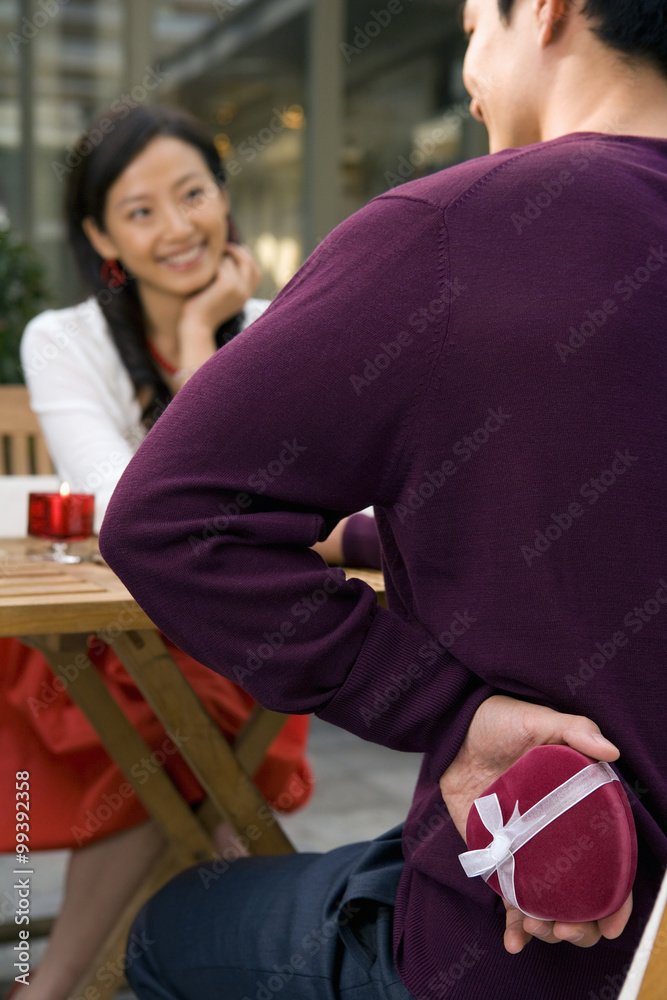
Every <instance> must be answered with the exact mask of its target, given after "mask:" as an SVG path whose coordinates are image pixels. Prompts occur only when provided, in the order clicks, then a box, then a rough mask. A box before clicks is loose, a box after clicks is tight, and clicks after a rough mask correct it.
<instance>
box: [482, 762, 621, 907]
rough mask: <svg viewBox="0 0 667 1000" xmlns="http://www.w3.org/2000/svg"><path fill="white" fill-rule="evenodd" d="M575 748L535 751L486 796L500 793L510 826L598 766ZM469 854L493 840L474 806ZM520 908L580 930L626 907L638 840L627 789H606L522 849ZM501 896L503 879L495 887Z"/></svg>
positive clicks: (518, 859) (517, 876) (614, 784)
mask: <svg viewBox="0 0 667 1000" xmlns="http://www.w3.org/2000/svg"><path fill="white" fill-rule="evenodd" d="M593 763H595V761H593V760H592V759H591V758H590V757H585V756H584V755H583V754H581V753H579V752H578V751H576V750H572V748H571V747H566V746H560V745H559V746H544V747H535V749H533V750H529V751H528V752H527V753H525V754H524V755H523V757H521V758H520V759H519V760H518V761H517V762H516V763H515V764H514V765H513V766H512V767H510V768H509V769H508V770H507V771H506V772H505V774H503V775H502V776H501V777H500V778H498V779H497V780H496V781H494V783H493V784H492V785H490V786H489V788H488V789H487V790H486V792H485V793H484V794H485V795H490V794H492V793H494V792H495V794H496V795H497V796H498V800H499V802H500V807H501V809H502V814H503V822H504V823H507V822H508V821H509V820H510V818H511V816H512V812H513V810H514V805H515V803H516V802H517V801H518V803H519V811H520V812H521V814H522V815H523V814H524V813H525V812H526V811H527V810H528V809H530V808H531V807H532V806H534V805H535V803H536V802H539V800H540V799H542V798H544V796H545V795H548V794H549V792H551V791H553V789H554V788H557V787H558V786H559V785H561V784H562V783H563V782H564V781H567V779H568V778H571V777H572V776H573V775H574V774H576V773H577V772H578V771H581V770H582V769H583V768H585V767H588V765H589V764H593ZM466 839H467V842H468V850H470V851H473V850H479V849H480V848H483V847H488V845H489V844H490V843H491V841H492V840H493V835H492V834H491V833H490V832H489V831H488V830H487V829H486V827H485V826H484V824H483V823H482V820H481V818H480V816H479V813H478V812H477V809H476V807H475V806H473V807H472V809H471V810H470V813H469V815H468V823H467V827H466ZM514 862H515V872H514V887H515V893H516V899H517V902H518V904H519V907H520V908H521V909H522V910H523V911H524V912H525V913H528V914H530V915H531V916H535V917H541V918H542V919H543V920H563V921H566V922H568V923H578V922H579V921H586V920H599V919H600V918H601V917H606V916H609V914H610V913H615V912H616V910H618V909H619V907H620V906H621V905H622V904H623V903H624V902H625V900H626V899H627V897H628V896H629V894H630V890H631V889H632V884H633V882H634V878H635V871H636V868H637V837H636V833H635V824H634V819H633V816H632V811H631V809H630V803H629V802H628V798H627V795H626V794H625V791H624V789H623V786H622V785H621V783H620V781H611V782H609V783H608V784H606V785H602V786H601V787H600V788H597V789H596V790H595V791H594V792H592V793H591V794H590V795H588V796H587V797H586V798H584V799H582V800H581V801H580V802H578V803H577V804H576V805H575V806H573V807H572V808H571V809H569V810H568V811H567V812H565V813H563V815H562V816H559V817H558V818H557V819H555V820H554V821H553V822H552V823H550V824H549V825H548V826H546V827H545V828H544V829H543V830H541V831H540V832H539V833H538V834H536V835H535V836H534V837H533V838H532V840H529V841H528V843H527V844H524V846H523V847H521V848H519V850H518V851H517V852H516V854H515V857H514ZM488 885H490V886H491V887H492V888H493V889H495V891H496V892H497V893H498V894H499V895H502V893H501V891H500V884H499V882H498V875H497V873H496V872H495V871H494V872H493V874H492V875H491V876H490V877H489V879H488Z"/></svg>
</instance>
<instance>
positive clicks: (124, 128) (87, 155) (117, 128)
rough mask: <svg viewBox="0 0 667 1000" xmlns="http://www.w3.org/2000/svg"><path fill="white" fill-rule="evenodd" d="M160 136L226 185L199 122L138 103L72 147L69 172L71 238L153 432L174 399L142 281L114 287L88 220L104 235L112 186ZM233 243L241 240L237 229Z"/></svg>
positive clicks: (235, 325)
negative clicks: (142, 396) (143, 397)
mask: <svg viewBox="0 0 667 1000" xmlns="http://www.w3.org/2000/svg"><path fill="white" fill-rule="evenodd" d="M157 136H170V137H173V138H176V139H181V140H182V141H183V142H187V143H188V144H189V145H191V146H194V147H195V149H197V150H199V152H200V153H201V154H202V156H203V157H204V160H205V161H206V165H207V166H208V168H209V170H210V171H211V174H212V175H213V177H214V178H215V181H216V183H217V184H218V185H219V186H220V187H221V188H222V187H224V185H225V182H226V176H225V171H224V167H223V165H222V162H221V160H220V157H219V156H218V152H217V150H216V148H215V145H214V144H213V142H212V140H211V139H210V138H209V136H208V134H207V133H206V131H205V130H204V129H203V128H202V126H201V125H200V124H199V122H198V121H197V120H196V119H195V118H193V117H192V116H191V115H189V114H188V113H187V112H185V111H180V110H176V109H175V108H167V107H144V106H141V105H139V106H137V107H135V108H132V109H130V108H128V107H127V106H126V105H121V106H120V107H118V108H116V109H110V110H108V111H105V112H103V113H102V114H101V115H99V117H98V118H97V120H96V121H95V122H93V124H92V125H91V126H90V128H88V129H87V130H86V132H84V133H83V135H82V136H80V138H79V140H78V141H77V143H76V145H75V147H74V149H73V159H74V163H75V166H74V167H73V168H72V171H71V173H70V174H69V177H68V180H67V188H66V191H65V215H66V222H67V230H68V237H69V242H70V245H71V247H72V250H73V251H74V257H75V259H76V262H77V265H78V267H79V270H80V272H81V275H82V277H83V279H84V281H85V283H86V285H87V286H88V287H89V288H90V290H91V291H92V292H93V294H94V295H95V297H96V298H97V301H98V303H99V305H100V308H101V309H102V312H103V314H104V316H105V318H106V320H107V323H108V324H109V328H110V330H111V336H112V337H113V340H114V342H115V344H116V347H117V348H118V352H119V354H120V356H121V358H122V361H123V364H124V365H125V367H126V368H127V370H128V372H129V374H130V378H131V379H132V382H133V384H134V387H135V390H137V391H138V390H139V389H140V388H142V387H144V386H148V387H149V388H150V389H151V392H152V399H151V400H150V402H149V403H148V405H147V406H146V407H145V409H144V412H143V421H144V424H145V425H146V426H147V427H151V426H152V425H153V424H154V423H155V421H156V420H157V418H158V417H159V416H160V414H161V413H162V412H163V411H164V409H165V407H166V406H167V405H168V403H169V402H170V400H171V398H172V394H171V391H170V390H169V388H168V386H167V385H166V383H165V381H164V379H163V378H162V376H161V374H160V371H159V369H158V367H157V365H156V363H155V361H154V360H153V357H152V356H151V354H150V352H149V350H148V340H147V336H146V325H145V321H144V316H143V311H142V307H141V301H140V299H139V293H138V291H137V287H136V282H135V281H133V280H128V281H127V282H126V283H125V284H124V285H120V283H119V282H114V281H113V280H112V282H111V286H112V287H110V286H109V285H108V284H107V281H105V279H104V278H103V277H102V274H101V270H102V265H103V263H104V261H103V259H102V257H100V255H99V254H98V253H97V252H96V250H95V249H94V248H93V246H92V245H91V243H90V241H89V240H88V237H87V236H86V234H85V232H84V230H83V220H84V219H86V218H88V217H90V218H92V219H94V221H95V223H96V224H97V226H98V228H99V229H101V230H104V208H105V204H106V197H107V192H108V191H109V188H110V187H111V186H112V184H114V182H115V181H116V180H117V179H118V178H119V177H120V175H121V174H122V172H123V171H124V170H125V168H126V167H127V166H129V164H130V163H131V162H132V160H134V158H135V157H136V156H138V154H139V153H141V152H142V151H143V150H144V149H145V148H146V146H147V145H148V143H149V142H150V141H151V140H152V139H155V138H156V137H157ZM230 238H232V239H234V238H235V237H234V229H233V227H232V226H231V225H230ZM121 264H122V261H121ZM114 285H116V287H113V286H114ZM242 321H243V313H240V314H239V315H238V316H235V317H233V318H232V319H230V320H228V321H227V322H226V323H224V324H223V325H222V326H221V327H220V328H219V329H218V330H217V331H216V335H215V339H216V343H217V346H218V347H221V346H222V345H223V344H224V343H226V342H227V341H228V340H231V338H232V337H233V336H235V335H236V334H237V333H238V332H239V330H240V329H241V325H242Z"/></svg>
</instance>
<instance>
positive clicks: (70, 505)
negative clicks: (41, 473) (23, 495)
mask: <svg viewBox="0 0 667 1000" xmlns="http://www.w3.org/2000/svg"><path fill="white" fill-rule="evenodd" d="M94 511H95V497H94V496H92V494H88V493H71V492H70V488H69V484H68V483H63V484H62V486H61V487H60V492H59V493H31V494H30V498H29V502H28V534H29V535H34V536H35V537H37V538H51V539H53V540H54V541H60V542H64V541H68V542H74V541H81V540H82V539H84V538H88V537H89V536H90V535H92V533H93V515H94Z"/></svg>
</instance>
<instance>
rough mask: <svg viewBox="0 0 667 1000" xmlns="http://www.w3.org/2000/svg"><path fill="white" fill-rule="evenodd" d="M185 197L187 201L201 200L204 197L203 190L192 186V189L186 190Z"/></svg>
mask: <svg viewBox="0 0 667 1000" xmlns="http://www.w3.org/2000/svg"><path fill="white" fill-rule="evenodd" d="M185 197H186V199H187V200H188V201H195V202H196V201H201V200H202V198H203V197H204V191H203V189H202V188H200V187H197V188H192V190H190V191H188V193H187V194H186V196H185Z"/></svg>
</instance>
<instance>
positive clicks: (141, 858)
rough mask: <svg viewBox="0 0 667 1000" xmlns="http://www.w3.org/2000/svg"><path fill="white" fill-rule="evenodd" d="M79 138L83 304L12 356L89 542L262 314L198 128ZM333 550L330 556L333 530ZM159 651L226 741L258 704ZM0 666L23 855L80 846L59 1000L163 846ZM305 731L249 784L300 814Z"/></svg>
mask: <svg viewBox="0 0 667 1000" xmlns="http://www.w3.org/2000/svg"><path fill="white" fill-rule="evenodd" d="M88 135H102V136H103V139H102V141H101V142H100V143H99V144H98V145H97V146H93V145H92V144H91V143H90V141H89V140H88V138H87V135H84V136H82V138H81V140H80V142H79V144H78V147H77V156H78V165H77V166H76V167H75V168H74V169H73V170H72V173H71V174H70V176H69V178H68V185H67V193H66V207H67V223H68V227H69V238H70V243H71V246H72V248H73V250H74V255H75V258H76V261H77V264H78V266H79V269H80V270H81V272H82V274H83V277H84V279H85V281H86V283H87V284H88V286H89V287H90V289H91V290H92V292H93V293H94V295H93V297H91V298H89V299H88V300H87V301H86V302H84V303H82V304H81V305H79V306H76V307H74V308H71V309H63V310H59V311H50V312H47V313H43V314H42V315H40V316H38V317H37V318H36V319H35V320H33V321H32V322H31V323H30V324H29V326H28V328H27V329H26V332H25V335H24V338H23V343H22V360H23V364H24V368H25V372H26V379H27V382H28V386H29V389H30V394H31V401H32V406H33V408H34V410H35V411H36V412H37V413H38V415H39V417H40V421H41V424H42V428H43V431H44V435H45V438H46V441H47V444H48V447H49V451H50V453H51V455H52V457H53V460H54V462H55V465H56V468H57V470H58V473H59V475H60V476H61V478H62V479H64V480H66V481H68V482H69V483H70V485H71V487H72V489H73V490H79V491H82V492H88V493H95V497H96V518H95V527H96V529H97V528H98V527H99V525H100V523H101V521H102V518H103V516H104V512H105V510H106V506H107V503H108V501H109V498H110V496H111V493H112V492H113V489H114V487H115V485H116V482H117V481H118V479H119V477H120V475H121V473H122V471H123V469H124V468H125V466H126V465H127V463H128V462H129V460H130V458H131V456H132V455H133V454H134V452H135V451H136V449H137V448H138V447H139V444H140V443H141V441H142V439H143V437H144V436H145V434H146V433H147V431H148V430H149V428H150V427H151V426H152V425H153V424H154V423H155V421H156V420H157V419H159V416H160V414H161V413H162V412H163V410H164V409H165V407H166V406H167V405H168V404H169V402H170V400H171V399H172V398H173V396H174V395H175V394H176V393H177V392H178V391H179V389H180V388H181V387H182V386H183V385H184V384H185V382H187V380H188V379H189V377H190V376H191V374H192V373H193V372H194V371H196V369H197V368H198V367H199V366H200V365H202V364H203V363H204V362H205V361H207V360H208V359H209V358H210V357H211V356H212V355H213V354H214V353H215V352H216V351H217V350H218V349H219V348H220V347H221V346H223V345H224V344H225V343H226V342H227V341H228V340H230V339H231V338H233V337H234V336H235V335H236V334H237V333H239V332H240V331H241V330H242V329H243V328H244V327H245V326H247V325H248V324H249V323H250V322H252V320H253V319H255V318H256V317H257V316H258V315H259V314H260V313H261V312H262V311H263V310H264V309H265V308H266V307H267V305H268V303H267V302H262V301H258V300H256V299H253V298H252V297H251V296H252V293H253V292H254V290H255V288H256V287H257V284H258V281H259V277H260V275H259V271H258V268H257V265H256V263H255V261H254V259H253V258H252V256H251V254H250V252H249V251H248V250H247V249H246V248H245V247H242V246H239V245H238V243H237V240H236V236H235V232H234V227H233V224H232V223H231V221H230V220H229V199H228V195H227V191H226V189H225V186H224V185H225V175H224V171H223V169H222V166H221V163H220V160H219V157H218V155H217V153H216V150H215V147H214V146H213V144H212V143H211V141H210V139H209V138H208V137H207V135H206V134H205V132H204V131H203V130H202V129H201V127H200V126H199V125H198V123H197V122H196V121H195V120H194V119H192V118H191V117H190V116H188V115H186V114H184V113H182V112H178V111H174V110H170V109H165V108H157V109H148V108H143V107H138V108H135V109H134V110H133V111H131V112H129V114H128V112H127V109H121V111H120V112H118V113H115V114H114V113H112V112H106V113H105V114H103V115H102V116H101V117H100V118H99V119H98V121H97V122H96V123H95V124H94V125H93V126H92V128H91V130H90V132H89V133H88ZM213 513H214V518H215V516H216V515H218V511H215V512H213ZM366 520H367V519H365V518H364V521H366ZM213 523H215V522H213ZM359 523H360V522H359V521H358V519H357V525H356V527H355V525H354V524H351V526H350V532H349V539H350V540H349V542H348V551H347V552H346V553H345V554H346V556H348V557H350V558H352V560H353V561H354V559H355V548H354V545H355V543H354V537H355V536H356V535H358V534H359ZM362 527H363V526H362ZM373 532H374V529H373ZM372 534H373V533H371V537H372ZM337 537H338V546H337V547H338V549H339V550H340V539H341V533H340V531H339V532H338V535H337ZM196 541H197V539H196V538H195V539H193V544H196ZM329 542H330V543H331V539H330V540H329ZM362 544H363V531H362ZM350 545H352V548H350ZM357 550H358V547H357ZM338 554H339V557H340V556H341V555H342V553H341V552H339V553H338ZM167 645H168V646H169V649H170V651H171V653H172V655H173V656H174V658H175V659H176V660H177V662H178V663H179V666H180V667H181V669H182V670H183V671H184V673H185V674H186V676H187V677H188V679H189V681H190V683H191V684H192V685H193V687H194V688H195V690H196V691H197V693H198V694H199V697H200V698H201V699H202V700H203V701H204V703H205V705H206V707H207V709H208V710H209V712H210V714H211V715H212V716H213V718H214V719H215V720H216V722H217V723H218V725H219V726H220V728H221V729H222V731H223V732H224V733H225V735H227V736H228V737H232V736H233V735H234V734H235V733H236V732H237V731H238V729H239V727H240V725H241V724H242V723H243V721H244V720H245V719H246V718H247V716H248V714H249V712H250V711H251V710H252V707H253V705H254V702H253V701H252V699H251V698H250V697H249V696H248V695H246V694H245V692H243V691H242V690H241V689H240V688H238V687H236V685H234V684H232V683H230V682H228V681H226V680H223V679H222V678H220V677H219V676H217V675H216V674H214V673H213V672H211V671H209V670H208V669H206V668H205V667H202V666H201V665H200V664H198V663H196V662H195V661H194V660H192V659H191V658H190V657H188V656H186V655H185V654H184V653H182V652H181V651H180V650H178V649H176V648H175V647H174V646H173V644H171V643H169V642H168V641H167ZM0 656H1V658H2V660H3V670H2V675H1V676H2V679H1V680H0V683H1V684H2V686H3V701H4V702H5V705H4V706H3V725H2V727H1V729H0V748H1V749H2V760H3V763H4V766H5V772H6V774H7V775H9V776H10V777H11V775H13V773H14V771H17V770H28V771H30V774H31V791H32V796H31V798H32V803H33V814H32V825H31V847H32V849H33V850H40V849H48V848H60V847H72V848H79V849H77V850H74V852H73V854H72V856H71V861H70V865H69V872H68V878H67V889H66V896H65V902H64V906H63V910H62V912H61V914H60V917H59V919H58V922H57V924H56V926H55V928H54V931H53V934H52V937H51V941H50V944H49V948H48V950H47V952H46V955H45V957H44V959H43V961H42V963H41V964H40V966H39V968H38V969H37V970H36V971H35V972H34V973H33V975H32V977H31V982H30V986H31V993H30V997H31V1000H63V998H64V997H66V996H67V995H68V994H69V992H70V990H71V989H72V988H73V987H74V985H75V983H76V981H77V979H78V978H79V976H80V975H81V973H82V971H83V970H84V969H85V967H86V966H87V964H88V963H89V961H90V960H91V959H92V957H93V956H94V954H95V952H96V950H97V948H98V946H99V945H100V943H101V942H102V940H103V939H104V936H105V933H106V931H107V929H108V928H109V927H110V926H111V925H112V924H113V922H114V921H115V919H116V917H117V916H118V914H119V913H120V911H121V909H122V907H123V905H124V903H125V902H126V901H127V899H128V898H129V897H130V896H131V894H132V891H133V889H134V887H135V885H136V883H137V880H138V879H139V878H140V877H141V875H142V874H143V872H144V871H145V870H146V868H147V867H148V865H149V864H150V862H151V861H152V859H153V858H154V857H155V856H156V854H157V853H158V852H159V850H160V848H161V846H162V839H161V836H160V834H159V832H158V830H157V828H155V826H154V824H153V823H152V822H148V821H146V814H145V812H144V810H143V808H142V807H141V805H140V803H139V802H138V800H137V799H136V797H135V796H134V795H131V796H130V797H126V796H125V795H119V794H118V789H119V787H120V786H121V785H123V784H124V778H123V776H122V775H121V774H120V772H119V771H118V769H117V768H115V767H114V766H113V765H112V764H111V762H110V761H109V759H108V757H107V756H106V754H105V752H104V750H103V748H102V747H101V745H100V743H99V740H98V738H97V736H96V734H95V733H94V732H93V731H92V729H91V728H90V726H89V725H88V723H87V722H86V720H85V719H84V718H83V716H82V715H81V713H80V712H79V710H78V708H77V707H76V706H74V705H73V704H72V703H71V701H70V700H69V698H68V697H67V694H66V693H65V692H63V691H58V690H56V689H54V686H53V677H52V674H51V671H50V670H49V668H48V666H47V664H46V662H45V661H44V660H43V658H42V657H41V656H40V655H39V654H37V653H35V652H33V651H31V650H29V649H27V648H26V647H24V646H21V645H20V644H19V643H17V642H13V641H12V642H9V641H3V642H2V646H0ZM90 658H91V659H92V660H93V661H94V662H95V664H96V666H97V668H98V669H100V670H101V671H102V673H103V674H104V675H105V680H106V682H107V684H108V685H109V687H110V688H111V690H112V692H113V694H114V696H115V697H116V699H117V700H118V701H119V702H120V703H121V705H122V706H123V708H124V710H125V711H126V713H127V714H128V715H129V716H130V718H131V719H132V721H133V723H134V724H135V726H136V727H137V728H138V729H139V731H140V732H141V734H142V736H143V737H144V739H145V740H146V741H147V742H148V743H149V744H150V745H151V747H153V749H158V750H162V751H163V753H162V757H163V758H164V757H166V764H165V767H166V769H167V771H168V772H169V774H170V775H171V776H172V778H173V779H174V780H175V781H176V782H177V784H178V785H179V787H180V789H181V791H182V793H183V794H184V795H186V797H187V798H188V800H189V801H191V802H196V801H198V800H199V799H201V798H202V794H203V793H202V791H201V789H200V787H199V786H198V784H197V782H196V781H195V780H194V779H193V778H192V776H191V775H190V774H189V772H188V771H187V769H186V768H185V766H184V764H183V761H182V759H181V758H180V756H179V755H178V754H177V753H176V747H174V746H173V745H171V744H170V741H169V740H168V739H167V737H166V734H165V733H164V730H163V729H162V727H161V726H160V724H159V723H158V722H157V720H156V719H155V717H154V716H153V714H152V712H151V711H150V710H149V709H148V707H147V706H146V705H145V703H144V702H143V700H142V699H141V697H140V696H139V693H138V691H137V689H136V688H135V686H134V685H133V684H132V682H131V681H130V679H129V677H128V675H127V674H126V673H125V671H124V669H123V668H122V666H121V664H120V662H119V660H118V658H117V657H116V656H115V654H114V653H113V650H112V649H111V648H109V646H107V645H105V644H104V643H103V642H101V641H100V640H99V639H91V643H90ZM307 727H308V720H307V718H306V717H296V716H295V717H292V718H291V719H290V720H289V721H288V723H287V725H286V726H285V728H284V729H283V731H282V733H281V734H280V735H279V737H278V738H277V739H276V741H275V742H274V744H273V745H272V747H271V750H270V752H269V754H268V757H267V760H266V761H265V763H264V764H263V766H262V768H261V769H260V771H259V772H258V774H257V775H256V779H255V780H256V782H257V785H258V787H259V788H260V790H261V791H262V792H263V793H264V795H265V796H266V797H267V799H268V800H269V801H270V802H271V803H272V804H273V805H275V806H276V807H277V808H280V809H283V810H284V811H290V810H292V809H295V808H298V807H299V806H301V805H303V804H304V803H305V802H306V801H307V799H308V798H309V796H310V794H311V791H312V777H311V773H310V770H309V767H308V764H307V761H306V760H305V758H304V747H305V742H306V737H307ZM8 780H9V778H8ZM11 780H12V781H13V777H12V778H11ZM119 802H120V804H119ZM109 803H113V804H114V807H113V808H111V807H110V805H109ZM109 813H110V814H111V815H109ZM12 833H13V831H12V829H11V827H10V826H8V825H6V821H5V826H4V827H2V826H0V849H1V850H5V851H8V850H10V849H11V848H12V844H13V839H12ZM93 886H95V892H94V893H93V892H92V891H91V888H92V887H93Z"/></svg>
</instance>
